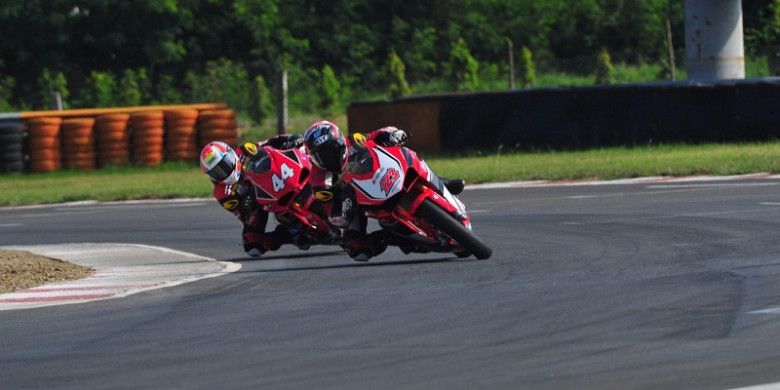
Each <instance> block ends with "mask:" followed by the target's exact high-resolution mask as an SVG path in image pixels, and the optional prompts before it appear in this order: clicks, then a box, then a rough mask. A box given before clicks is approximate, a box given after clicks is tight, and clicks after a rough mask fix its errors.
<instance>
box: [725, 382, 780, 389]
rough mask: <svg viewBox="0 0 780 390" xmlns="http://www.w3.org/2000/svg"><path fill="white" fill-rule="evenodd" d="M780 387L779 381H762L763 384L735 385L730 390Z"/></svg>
mask: <svg viewBox="0 0 780 390" xmlns="http://www.w3.org/2000/svg"><path fill="white" fill-rule="evenodd" d="M777 389H780V382H772V383H764V384H763V385H755V386H747V387H735V388H733V389H731V390H777Z"/></svg>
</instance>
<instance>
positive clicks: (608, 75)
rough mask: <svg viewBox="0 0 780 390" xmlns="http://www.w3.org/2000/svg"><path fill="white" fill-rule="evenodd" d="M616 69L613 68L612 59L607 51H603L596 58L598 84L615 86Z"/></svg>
mask: <svg viewBox="0 0 780 390" xmlns="http://www.w3.org/2000/svg"><path fill="white" fill-rule="evenodd" d="M614 83H615V67H614V66H612V58H611V57H610V56H609V53H608V52H607V49H601V53H599V55H598V57H596V84H614Z"/></svg>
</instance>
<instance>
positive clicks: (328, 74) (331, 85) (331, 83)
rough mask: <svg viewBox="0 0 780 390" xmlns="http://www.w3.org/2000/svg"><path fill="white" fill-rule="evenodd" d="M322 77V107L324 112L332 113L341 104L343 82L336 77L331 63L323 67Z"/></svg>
mask: <svg viewBox="0 0 780 390" xmlns="http://www.w3.org/2000/svg"><path fill="white" fill-rule="evenodd" d="M321 74H322V77H321V78H320V99H321V100H320V109H322V110H324V112H323V113H324V114H332V113H334V112H335V111H336V107H337V106H338V105H339V104H340V99H341V83H340V82H339V80H338V79H337V78H336V74H335V73H334V72H333V68H331V67H330V65H325V66H323V67H322V72H321Z"/></svg>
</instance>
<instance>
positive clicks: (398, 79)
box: [387, 50, 412, 99]
mask: <svg viewBox="0 0 780 390" xmlns="http://www.w3.org/2000/svg"><path fill="white" fill-rule="evenodd" d="M387 61H388V65H387V67H388V71H389V78H390V96H392V97H393V99H397V98H399V97H401V96H404V95H408V94H410V93H412V89H411V88H409V83H407V82H406V74H405V71H406V65H404V62H403V61H402V60H401V57H398V54H397V53H396V52H395V50H392V51H390V56H389V57H388V60H387Z"/></svg>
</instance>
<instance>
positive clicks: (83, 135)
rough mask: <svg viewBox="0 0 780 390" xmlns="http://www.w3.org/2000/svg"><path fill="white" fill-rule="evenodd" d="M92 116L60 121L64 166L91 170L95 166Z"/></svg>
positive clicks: (93, 120) (93, 122) (93, 121)
mask: <svg viewBox="0 0 780 390" xmlns="http://www.w3.org/2000/svg"><path fill="white" fill-rule="evenodd" d="M94 126H95V119H93V118H73V119H65V120H63V121H62V146H63V148H62V151H63V154H62V160H63V164H64V166H65V168H68V169H77V170H80V171H91V170H94V169H95V167H96V161H95V138H94V133H93V130H92V129H93V127H94Z"/></svg>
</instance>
